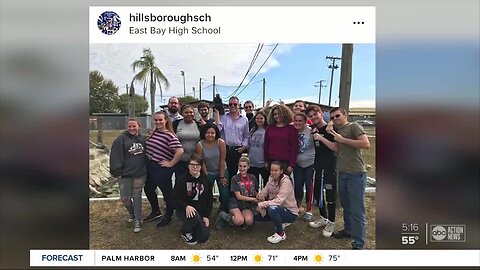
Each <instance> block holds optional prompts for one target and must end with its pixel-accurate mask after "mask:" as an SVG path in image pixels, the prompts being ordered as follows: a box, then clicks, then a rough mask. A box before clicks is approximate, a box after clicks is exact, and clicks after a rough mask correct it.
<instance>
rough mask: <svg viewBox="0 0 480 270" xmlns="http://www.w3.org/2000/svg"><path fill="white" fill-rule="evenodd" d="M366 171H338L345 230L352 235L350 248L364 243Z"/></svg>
mask: <svg viewBox="0 0 480 270" xmlns="http://www.w3.org/2000/svg"><path fill="white" fill-rule="evenodd" d="M366 184H367V173H366V172H362V173H344V172H339V173H338V192H339V195H340V204H341V205H342V207H343V221H344V223H345V225H344V228H345V232H346V233H348V234H350V235H351V236H352V240H353V241H352V248H355V249H363V245H364V244H365V224H366V220H365V204H364V197H365V186H366Z"/></svg>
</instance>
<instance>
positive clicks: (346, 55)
mask: <svg viewBox="0 0 480 270" xmlns="http://www.w3.org/2000/svg"><path fill="white" fill-rule="evenodd" d="M352 55H353V44H342V68H341V69H340V90H339V91H338V98H339V100H340V101H339V106H340V107H342V108H344V109H345V110H347V112H348V111H349V110H350V92H351V88H352Z"/></svg>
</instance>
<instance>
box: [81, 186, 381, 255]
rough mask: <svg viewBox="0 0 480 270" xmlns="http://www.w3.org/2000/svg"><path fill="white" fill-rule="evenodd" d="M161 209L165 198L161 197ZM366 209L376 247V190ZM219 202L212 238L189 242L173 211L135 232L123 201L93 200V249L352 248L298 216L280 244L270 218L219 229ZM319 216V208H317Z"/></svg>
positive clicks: (369, 244) (146, 209)
mask: <svg viewBox="0 0 480 270" xmlns="http://www.w3.org/2000/svg"><path fill="white" fill-rule="evenodd" d="M159 201H160V203H161V206H160V207H161V209H163V208H162V207H163V200H162V199H159ZM365 206H366V209H367V227H366V228H367V231H366V244H365V249H375V194H374V193H368V194H366V197H365ZM217 209H218V202H216V203H215V204H214V210H213V211H212V215H211V219H210V220H211V223H212V224H211V225H210V228H211V231H210V239H209V240H208V241H207V242H206V243H203V244H199V245H196V246H190V245H187V244H186V243H185V242H184V241H183V240H182V239H181V238H180V226H181V224H180V223H179V221H178V220H176V218H175V215H174V220H173V222H172V223H171V224H170V225H168V226H166V227H164V228H160V229H157V228H156V227H155V225H156V223H157V222H156V221H154V222H151V223H145V224H143V227H142V231H141V232H140V233H134V232H133V231H132V230H133V224H132V223H128V221H127V219H128V215H127V212H126V210H125V209H124V208H123V206H122V204H121V202H120V201H116V200H115V201H90V249H98V250H101V249H145V250H148V249H155V250H159V249H311V250H322V249H351V246H350V240H348V239H341V240H337V239H334V238H333V237H330V238H325V237H323V236H322V232H321V229H313V228H310V227H308V224H307V223H306V222H304V221H303V220H302V219H301V217H302V216H303V214H301V215H300V216H299V218H298V219H297V221H296V222H295V223H293V224H292V225H291V226H289V227H287V229H286V233H287V240H286V241H282V242H280V243H278V244H271V243H269V242H268V241H267V240H266V238H267V237H268V236H270V235H271V234H272V233H273V232H274V227H273V224H272V223H271V222H264V223H256V224H254V225H253V226H252V227H251V228H249V229H248V230H245V231H244V230H242V229H240V228H235V227H230V226H226V227H225V228H224V229H223V230H216V229H215V227H214V222H215V219H216V217H217V213H218V210H217ZM149 213H150V205H149V203H148V201H146V200H144V202H143V216H146V215H148V214H149ZM314 215H315V216H314V218H316V217H318V209H315V211H314ZM336 227H337V229H341V228H343V216H342V209H341V208H340V209H337V215H336Z"/></svg>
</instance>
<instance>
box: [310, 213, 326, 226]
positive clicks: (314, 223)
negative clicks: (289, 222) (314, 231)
mask: <svg viewBox="0 0 480 270" xmlns="http://www.w3.org/2000/svg"><path fill="white" fill-rule="evenodd" d="M327 224H328V219H326V218H324V217H322V216H320V217H319V218H318V219H317V220H315V221H311V222H309V223H308V226H310V227H312V228H320V227H322V226H325V225H327Z"/></svg>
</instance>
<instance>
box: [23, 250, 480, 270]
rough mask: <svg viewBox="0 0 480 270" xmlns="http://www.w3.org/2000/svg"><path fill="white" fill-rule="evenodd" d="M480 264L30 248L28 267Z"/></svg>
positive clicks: (478, 260)
mask: <svg viewBox="0 0 480 270" xmlns="http://www.w3.org/2000/svg"><path fill="white" fill-rule="evenodd" d="M195 265H198V266H480V250H478V249H477V250H31V251H30V266H42V267H44V266H48V267H57V266H58V267H64V266H195Z"/></svg>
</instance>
